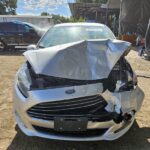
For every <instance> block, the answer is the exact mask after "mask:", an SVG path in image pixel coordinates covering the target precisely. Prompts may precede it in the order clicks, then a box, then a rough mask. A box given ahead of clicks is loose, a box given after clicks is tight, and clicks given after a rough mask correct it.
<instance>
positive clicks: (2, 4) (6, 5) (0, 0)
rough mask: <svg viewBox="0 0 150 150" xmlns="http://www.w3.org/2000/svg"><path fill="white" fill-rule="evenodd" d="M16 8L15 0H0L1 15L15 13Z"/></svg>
mask: <svg viewBox="0 0 150 150" xmlns="http://www.w3.org/2000/svg"><path fill="white" fill-rule="evenodd" d="M16 8H17V0H0V14H1V15H15V14H16Z"/></svg>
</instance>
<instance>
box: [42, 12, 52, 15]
mask: <svg viewBox="0 0 150 150" xmlns="http://www.w3.org/2000/svg"><path fill="white" fill-rule="evenodd" d="M49 15H50V14H49V13H47V12H42V13H41V16H49Z"/></svg>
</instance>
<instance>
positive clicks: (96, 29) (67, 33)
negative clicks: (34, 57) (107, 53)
mask: <svg viewBox="0 0 150 150" xmlns="http://www.w3.org/2000/svg"><path fill="white" fill-rule="evenodd" d="M89 39H115V36H114V34H113V33H112V31H111V30H110V29H109V28H108V27H106V26H58V27H53V28H51V29H50V30H49V31H48V32H47V33H46V34H45V36H44V37H43V38H42V39H41V41H40V42H39V46H38V47H40V48H46V47H51V46H56V45H59V44H67V43H71V42H77V41H81V40H89Z"/></svg>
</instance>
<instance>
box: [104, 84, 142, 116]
mask: <svg viewBox="0 0 150 150" xmlns="http://www.w3.org/2000/svg"><path fill="white" fill-rule="evenodd" d="M102 96H103V97H104V98H105V99H106V101H107V103H108V105H107V107H106V110H107V111H109V112H113V111H114V110H115V111H116V112H117V113H118V114H119V113H120V112H119V111H122V112H123V114H125V113H128V112H131V111H133V110H135V111H139V110H140V107H141V106H142V102H143V99H144V93H143V91H142V90H141V89H140V88H139V87H138V86H137V87H136V88H135V89H134V90H131V91H124V92H114V93H111V92H109V91H108V90H107V91H105V92H104V93H103V94H102Z"/></svg>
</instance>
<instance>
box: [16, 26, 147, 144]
mask: <svg viewBox="0 0 150 150" xmlns="http://www.w3.org/2000/svg"><path fill="white" fill-rule="evenodd" d="M31 48H34V49H35V50H29V51H27V52H25V53H24V56H25V58H26V62H25V63H24V64H23V66H22V67H21V68H20V69H19V71H18V72H17V75H16V81H15V85H14V112H15V117H16V121H17V123H18V126H19V127H20V129H21V130H22V131H23V132H24V133H25V134H26V135H28V136H38V137H44V138H49V139H59V140H72V141H95V140H115V139H118V138H119V137H121V136H122V135H123V134H125V133H126V132H127V131H128V130H129V129H130V127H131V126H132V124H133V122H134V119H135V115H136V113H137V112H138V111H139V109H140V107H141V105H142V102H143V98H144V94H143V92H142V91H141V89H140V88H139V87H138V85H137V78H136V75H135V73H134V72H133V70H132V68H131V66H130V64H129V63H128V62H127V60H126V59H125V56H126V55H127V53H128V52H129V51H130V43H128V42H124V41H119V40H116V39H115V36H114V35H113V33H112V32H111V31H110V29H109V28H108V27H106V26H105V25H102V24H96V23H74V24H72V23H71V24H60V25H56V26H54V27H52V28H51V29H49V31H48V32H47V33H46V34H45V35H44V37H43V38H42V39H41V40H40V41H39V43H38V44H37V46H30V49H31Z"/></svg>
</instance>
